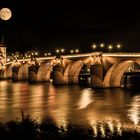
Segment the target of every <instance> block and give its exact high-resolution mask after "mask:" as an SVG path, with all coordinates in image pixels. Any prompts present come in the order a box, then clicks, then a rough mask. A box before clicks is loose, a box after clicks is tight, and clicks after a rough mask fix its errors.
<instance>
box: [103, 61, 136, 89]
mask: <svg viewBox="0 0 140 140" xmlns="http://www.w3.org/2000/svg"><path fill="white" fill-rule="evenodd" d="M134 63H135V61H133V60H127V61H123V62H118V63H117V64H114V65H113V66H112V67H111V68H110V69H109V70H108V71H107V73H106V75H105V77H104V80H103V87H120V82H121V79H122V76H123V74H124V72H125V71H126V70H127V69H128V67H129V66H131V65H134Z"/></svg>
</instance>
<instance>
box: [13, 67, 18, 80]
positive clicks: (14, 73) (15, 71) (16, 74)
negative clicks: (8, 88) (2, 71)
mask: <svg viewBox="0 0 140 140" xmlns="http://www.w3.org/2000/svg"><path fill="white" fill-rule="evenodd" d="M18 71H19V66H13V67H12V79H13V81H17V80H18Z"/></svg>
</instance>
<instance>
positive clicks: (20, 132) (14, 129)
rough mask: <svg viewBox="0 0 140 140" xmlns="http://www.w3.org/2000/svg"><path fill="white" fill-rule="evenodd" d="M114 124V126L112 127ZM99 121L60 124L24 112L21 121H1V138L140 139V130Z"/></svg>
mask: <svg viewBox="0 0 140 140" xmlns="http://www.w3.org/2000/svg"><path fill="white" fill-rule="evenodd" d="M113 125H114V127H112V126H113ZM113 125H112V124H110V125H109V124H108V123H107V122H98V123H97V125H96V126H95V125H93V126H86V127H83V126H80V125H72V124H70V123H68V124H67V126H65V125H62V126H58V125H57V124H56V123H55V122H53V120H52V119H50V118H45V119H43V120H42V121H41V122H37V121H36V120H34V119H32V118H31V117H30V116H29V115H24V114H23V113H22V120H21V121H9V122H6V123H0V139H4V140H10V139H14V140H19V139H20V140H46V139H47V140H72V139H73V140H74V139H80V140H96V139H113V140H114V139H115V140H118V139H119V140H121V139H127V140H129V139H133V140H135V139H140V133H139V130H138V129H137V128H136V129H133V130H131V129H125V128H126V127H122V126H121V125H119V126H118V124H117V123H116V122H113Z"/></svg>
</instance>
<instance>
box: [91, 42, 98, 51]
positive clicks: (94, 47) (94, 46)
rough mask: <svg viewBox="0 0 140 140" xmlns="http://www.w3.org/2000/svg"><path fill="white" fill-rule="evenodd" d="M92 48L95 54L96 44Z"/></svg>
mask: <svg viewBox="0 0 140 140" xmlns="http://www.w3.org/2000/svg"><path fill="white" fill-rule="evenodd" d="M92 48H93V50H94V52H95V49H96V48H97V46H96V45H95V44H93V46H92Z"/></svg>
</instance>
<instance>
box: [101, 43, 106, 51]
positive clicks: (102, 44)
mask: <svg viewBox="0 0 140 140" xmlns="http://www.w3.org/2000/svg"><path fill="white" fill-rule="evenodd" d="M104 46H105V45H104V43H101V44H100V48H101V51H103V48H104Z"/></svg>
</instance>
